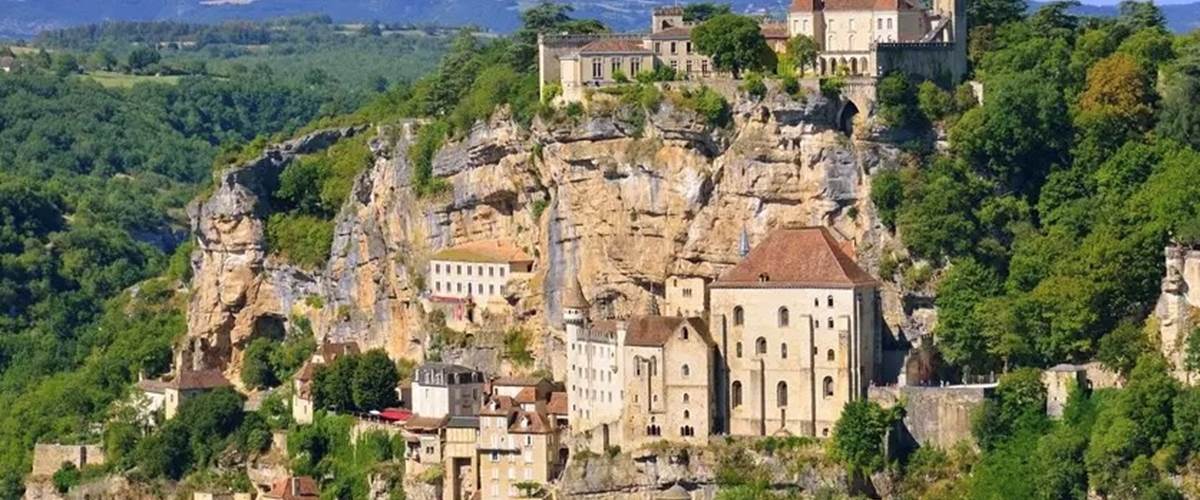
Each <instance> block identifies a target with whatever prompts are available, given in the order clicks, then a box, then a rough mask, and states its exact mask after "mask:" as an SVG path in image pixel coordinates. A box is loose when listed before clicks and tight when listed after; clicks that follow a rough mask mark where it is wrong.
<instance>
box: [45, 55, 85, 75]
mask: <svg viewBox="0 0 1200 500" xmlns="http://www.w3.org/2000/svg"><path fill="white" fill-rule="evenodd" d="M50 70H51V71H54V74H56V75H58V76H59V77H66V76H68V75H73V74H76V73H78V72H79V59H76V58H75V55H74V54H68V53H59V54H54V62H53V63H51V65H50Z"/></svg>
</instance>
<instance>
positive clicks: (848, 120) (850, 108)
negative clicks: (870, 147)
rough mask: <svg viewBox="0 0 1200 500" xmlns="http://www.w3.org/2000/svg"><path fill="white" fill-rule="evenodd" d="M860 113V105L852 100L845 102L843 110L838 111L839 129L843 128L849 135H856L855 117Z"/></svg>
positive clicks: (843, 131)
mask: <svg viewBox="0 0 1200 500" xmlns="http://www.w3.org/2000/svg"><path fill="white" fill-rule="evenodd" d="M858 113H859V110H858V106H857V105H855V104H854V101H850V100H847V101H846V102H845V103H843V104H842V110H841V111H839V112H838V130H841V131H842V133H844V134H846V136H847V137H853V136H854V119H855V118H856V117H858Z"/></svg>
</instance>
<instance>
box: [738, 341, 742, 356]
mask: <svg viewBox="0 0 1200 500" xmlns="http://www.w3.org/2000/svg"><path fill="white" fill-rule="evenodd" d="M737 357H739V358H740V357H742V343H741V342H738V343H737Z"/></svg>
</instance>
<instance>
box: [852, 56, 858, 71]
mask: <svg viewBox="0 0 1200 500" xmlns="http://www.w3.org/2000/svg"><path fill="white" fill-rule="evenodd" d="M858 70H859V67H858V59H857V58H854V57H851V58H850V74H851V75H858V74H859V73H858Z"/></svg>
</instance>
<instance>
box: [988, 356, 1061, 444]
mask: <svg viewBox="0 0 1200 500" xmlns="http://www.w3.org/2000/svg"><path fill="white" fill-rule="evenodd" d="M1047 423H1048V421H1047V420H1046V387H1045V386H1044V385H1042V372H1041V370H1037V369H1034V368H1022V369H1019V370H1015V371H1012V372H1010V373H1006V374H1004V376H1002V377H1000V383H999V384H997V385H996V397H995V399H991V400H988V401H987V402H986V403H985V404H984V406H983V407H982V408H981V409H980V411H979V412H978V413H977V414H976V415H975V417H974V420H973V421H972V423H971V431H972V433H973V434H974V435H975V439H976V440H978V441H979V445H980V446H981V447H983V448H984V449H985V450H991V449H995V448H997V447H998V446H1000V445H1002V444H1003V443H1005V442H1006V441H1008V440H1010V439H1012V438H1014V437H1016V436H1019V435H1022V434H1023V433H1031V434H1037V433H1038V432H1041V430H1042V429H1044V428H1045V427H1046V425H1047Z"/></svg>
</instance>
